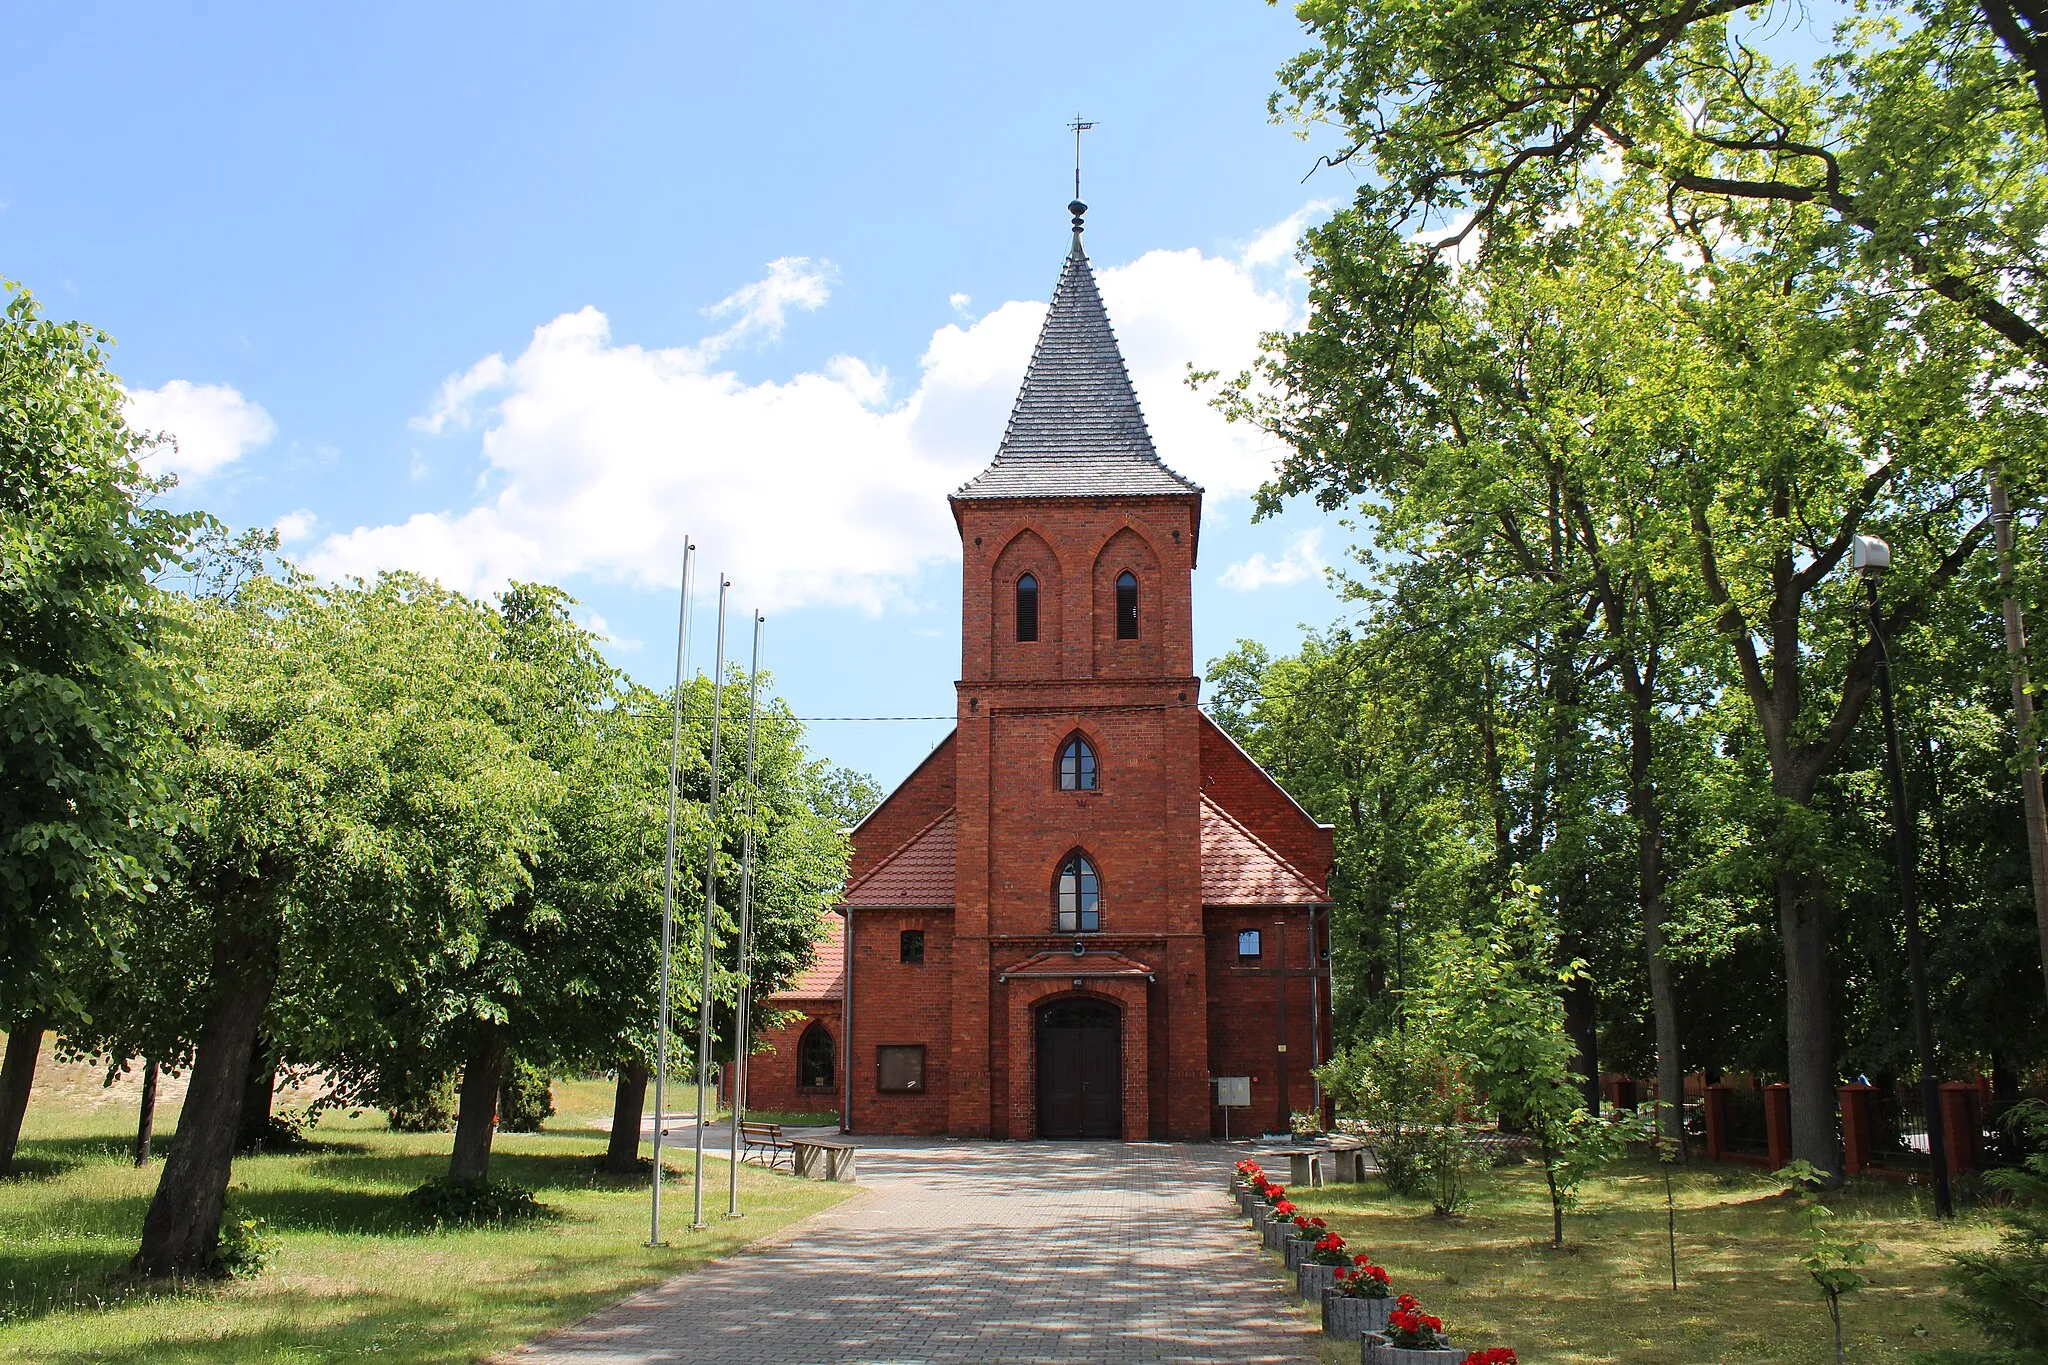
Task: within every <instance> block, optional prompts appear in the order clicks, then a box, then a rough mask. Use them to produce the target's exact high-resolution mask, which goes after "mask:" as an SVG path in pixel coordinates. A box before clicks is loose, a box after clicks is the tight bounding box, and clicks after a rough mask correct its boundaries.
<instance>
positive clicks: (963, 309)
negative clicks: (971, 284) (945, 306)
mask: <svg viewBox="0 0 2048 1365" xmlns="http://www.w3.org/2000/svg"><path fill="white" fill-rule="evenodd" d="M946 302H947V303H949V304H951V305H952V307H953V311H954V312H955V313H958V314H959V315H960V317H961V318H962V319H963V320H964V321H967V322H972V321H974V314H973V313H972V312H971V311H969V309H970V307H971V306H972V305H973V303H974V296H973V295H972V294H948V295H947V296H946Z"/></svg>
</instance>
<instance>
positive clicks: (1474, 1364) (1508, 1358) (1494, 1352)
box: [1458, 1346, 1520, 1365]
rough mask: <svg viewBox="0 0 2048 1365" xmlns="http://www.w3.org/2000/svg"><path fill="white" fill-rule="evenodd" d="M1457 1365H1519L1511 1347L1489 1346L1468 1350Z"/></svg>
mask: <svg viewBox="0 0 2048 1365" xmlns="http://www.w3.org/2000/svg"><path fill="white" fill-rule="evenodd" d="M1458 1365H1520V1362H1519V1361H1517V1360H1516V1359H1515V1353H1514V1351H1513V1349H1512V1348H1510V1347H1506V1346H1489V1347H1487V1348H1486V1349H1485V1350H1483V1351H1468V1352H1466V1354H1465V1358H1464V1359H1463V1360H1462V1361H1460V1362H1459V1363H1458Z"/></svg>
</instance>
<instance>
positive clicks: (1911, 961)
mask: <svg viewBox="0 0 2048 1365" xmlns="http://www.w3.org/2000/svg"><path fill="white" fill-rule="evenodd" d="M1850 563H1851V564H1852V565H1853V566H1854V567H1855V570H1856V572H1857V573H1858V574H1860V575H1861V576H1862V578H1863V588H1864V594H1865V600H1866V601H1867V602H1868V603H1869V608H1870V638H1871V640H1872V641H1873V642H1874V643H1875V644H1876V645H1877V698H1878V705H1879V707H1880V709H1881V710H1882V711H1883V712H1884V758H1885V770H1886V774H1887V775H1888V776H1889V777H1890V779H1891V789H1892V850H1893V853H1894V854H1895V856H1896V857H1897V859H1898V864H1899V913H1900V914H1901V915H1903V916H1904V917H1905V921H1906V962H1907V966H1908V968H1909V970H1910V972H1911V975H1912V982H1913V1035H1914V1042H1915V1043H1916V1044H1917V1050H1918V1051H1919V1053H1920V1095H1921V1100H1920V1103H1921V1107H1922V1108H1923V1109H1924V1110H1925V1111H1926V1114H1927V1159H1928V1161H1929V1163H1930V1164H1931V1165H1932V1166H1933V1168H1934V1170H1933V1176H1934V1215H1935V1217H1937V1218H1949V1217H1953V1216H1954V1214H1955V1202H1954V1200H1953V1198H1952V1197H1951V1196H1950V1193H1949V1181H1948V1140H1947V1137H1948V1135H1947V1134H1946V1133H1944V1132H1943V1131H1942V1121H1941V1082H1940V1081H1939V1080H1937V1079H1936V1075H1935V1069H1934V1022H1933V1020H1932V1019H1931V1018H1930V1017H1929V1016H1928V1011H1927V952H1926V949H1925V948H1924V947H1923V946H1922V944H1921V942H1920V901H1919V897H1918V894H1917V892H1916V891H1915V888H1914V884H1913V864H1914V861H1915V857H1916V853H1915V848H1914V844H1915V838H1914V836H1915V834H1916V832H1917V831H1916V828H1915V826H1914V824H1913V812H1912V810H1911V809H1910V808H1909V807H1908V805H1907V803H1906V769H1905V766H1904V764H1903V763H1902V762H1901V760H1900V757H1899V722H1898V716H1897V715H1896V713H1895V712H1894V711H1893V709H1892V656H1891V647H1890V646H1889V645H1888V644H1887V643H1886V642H1885V638H1884V616H1883V614H1882V613H1881V612H1879V610H1878V606H1877V581H1878V579H1880V578H1882V577H1884V571H1885V570H1886V569H1888V568H1890V567H1891V563H1892V547H1891V546H1889V545H1887V544H1885V543H1884V542H1883V541H1882V540H1879V539H1878V538H1877V537H1876V536H1858V537H1856V542H1855V547H1854V549H1853V550H1852V551H1851V555H1850Z"/></svg>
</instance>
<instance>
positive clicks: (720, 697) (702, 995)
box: [690, 574, 732, 1228]
mask: <svg viewBox="0 0 2048 1365" xmlns="http://www.w3.org/2000/svg"><path fill="white" fill-rule="evenodd" d="M731 586H732V580H731V579H729V578H727V577H726V576H725V575H724V574H720V575H719V576H718V654H717V659H718V663H717V665H716V667H715V670H714V671H713V673H712V674H711V806H710V818H709V821H708V823H709V825H710V834H709V836H708V842H709V843H710V845H711V850H710V852H709V853H707V854H705V855H704V943H703V950H704V979H703V984H702V987H701V989H700V990H699V991H698V993H697V1187H696V1203H695V1206H694V1207H695V1213H694V1214H693V1216H692V1217H691V1219H690V1226H691V1227H692V1228H707V1227H709V1226H711V1225H710V1224H709V1223H706V1222H705V1221H704V1083H705V1081H706V1079H707V1078H708V1075H709V1072H710V1070H711V953H712V949H713V946H714V939H713V937H712V920H713V919H714V918H716V916H717V914H718V722H719V720H720V719H721V718H722V717H723V715H724V712H725V705H724V703H725V590H726V589H727V588H730V587H731Z"/></svg>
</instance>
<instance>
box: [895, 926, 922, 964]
mask: <svg viewBox="0 0 2048 1365" xmlns="http://www.w3.org/2000/svg"><path fill="white" fill-rule="evenodd" d="M896 955H897V960H898V961H899V962H908V963H912V964H913V965H914V964H916V963H919V962H922V961H924V930H922V929H905V930H904V931H903V933H902V935H901V936H900V937H899V938H898V939H897V941H896Z"/></svg>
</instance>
